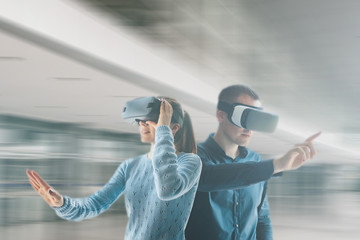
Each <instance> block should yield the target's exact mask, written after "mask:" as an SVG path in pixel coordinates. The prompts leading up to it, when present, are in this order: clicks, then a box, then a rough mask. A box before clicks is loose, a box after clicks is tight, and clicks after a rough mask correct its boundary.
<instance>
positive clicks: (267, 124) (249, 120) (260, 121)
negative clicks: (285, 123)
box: [218, 102, 279, 132]
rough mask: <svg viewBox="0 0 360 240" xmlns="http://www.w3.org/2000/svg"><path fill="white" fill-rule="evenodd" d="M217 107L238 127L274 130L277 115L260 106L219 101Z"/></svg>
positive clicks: (264, 130) (262, 130)
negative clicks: (265, 110)
mask: <svg viewBox="0 0 360 240" xmlns="http://www.w3.org/2000/svg"><path fill="white" fill-rule="evenodd" d="M218 109H219V110H221V111H224V112H226V113H227V114H228V118H229V121H230V122H231V123H233V124H235V125H236V126H238V127H241V128H246V129H249V130H254V131H259V132H274V131H275V129H276V126H277V123H278V120H279V117H278V116H276V115H274V114H271V113H267V112H264V111H262V108H259V107H254V106H249V105H245V104H241V103H233V104H230V103H226V102H219V103H218Z"/></svg>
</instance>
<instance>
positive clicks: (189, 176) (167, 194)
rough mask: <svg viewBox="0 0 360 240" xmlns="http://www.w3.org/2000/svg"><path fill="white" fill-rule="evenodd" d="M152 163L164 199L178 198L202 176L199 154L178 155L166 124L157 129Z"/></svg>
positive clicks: (159, 193)
mask: <svg viewBox="0 0 360 240" xmlns="http://www.w3.org/2000/svg"><path fill="white" fill-rule="evenodd" d="M152 164H153V168H154V178H155V187H156V192H157V194H158V197H159V198H160V199H161V200H164V201H168V200H172V199H176V198H178V197H180V196H182V195H183V194H185V193H187V192H188V191H189V190H190V189H191V188H192V187H194V186H195V184H197V183H198V181H199V178H200V172H201V160H200V158H199V156H197V155H196V154H192V153H182V154H179V156H177V155H176V154H175V147H174V138H173V136H172V132H171V130H170V128H169V127H168V126H165V125H160V126H158V127H157V129H156V132H155V146H154V151H153V155H152Z"/></svg>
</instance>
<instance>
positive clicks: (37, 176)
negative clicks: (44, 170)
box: [32, 171, 50, 190]
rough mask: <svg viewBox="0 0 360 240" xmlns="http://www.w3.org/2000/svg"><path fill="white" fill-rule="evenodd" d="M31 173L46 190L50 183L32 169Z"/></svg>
mask: <svg viewBox="0 0 360 240" xmlns="http://www.w3.org/2000/svg"><path fill="white" fill-rule="evenodd" d="M32 174H33V176H34V177H35V179H36V180H37V182H38V183H39V184H40V186H41V187H44V188H45V189H46V190H48V189H49V188H50V185H49V184H48V183H47V182H46V181H45V180H44V179H42V177H40V175H39V174H38V173H37V172H35V171H32Z"/></svg>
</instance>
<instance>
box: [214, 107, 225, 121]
mask: <svg viewBox="0 0 360 240" xmlns="http://www.w3.org/2000/svg"><path fill="white" fill-rule="evenodd" d="M216 118H217V120H218V121H219V123H222V122H223V121H224V120H225V119H226V118H227V114H226V113H225V112H224V111H221V110H219V109H217V110H216Z"/></svg>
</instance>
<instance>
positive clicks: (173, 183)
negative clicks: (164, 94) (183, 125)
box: [54, 126, 201, 240]
mask: <svg viewBox="0 0 360 240" xmlns="http://www.w3.org/2000/svg"><path fill="white" fill-rule="evenodd" d="M173 142H174V139H173V136H172V133H171V130H170V128H169V127H168V126H159V127H158V128H157V129H156V133H155V146H154V151H153V156H152V160H151V159H149V158H147V155H142V156H138V157H135V158H131V159H128V160H126V161H125V162H124V163H122V164H121V165H120V166H119V167H118V169H117V170H116V172H115V173H114V175H113V176H112V177H111V179H110V180H109V182H108V183H107V184H106V185H105V186H104V187H103V188H102V189H101V190H99V191H97V192H96V193H94V194H93V195H92V196H90V197H88V198H81V199H80V198H77V199H75V198H70V197H68V196H64V205H63V206H62V207H59V208H54V209H55V211H56V213H57V215H58V216H60V217H61V218H64V219H67V220H73V221H81V220H84V219H87V218H91V217H95V216H97V215H99V214H100V213H102V212H104V211H105V210H106V209H108V208H109V207H110V206H111V204H112V203H114V201H115V200H116V199H118V198H119V196H120V195H121V194H122V193H123V192H124V193H125V207H126V211H127V215H128V218H129V219H128V225H127V229H126V234H125V239H128V240H137V239H139V240H147V239H149V240H150V239H153V240H160V239H166V240H177V239H179V240H180V239H181V240H183V239H185V237H184V230H185V226H186V223H187V221H188V218H189V215H190V211H191V208H192V205H193V201H194V197H195V193H196V189H197V185H198V181H199V177H200V171H201V161H200V158H199V157H198V156H197V155H195V154H190V153H180V154H179V155H176V154H175V149H174V144H173Z"/></svg>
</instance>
